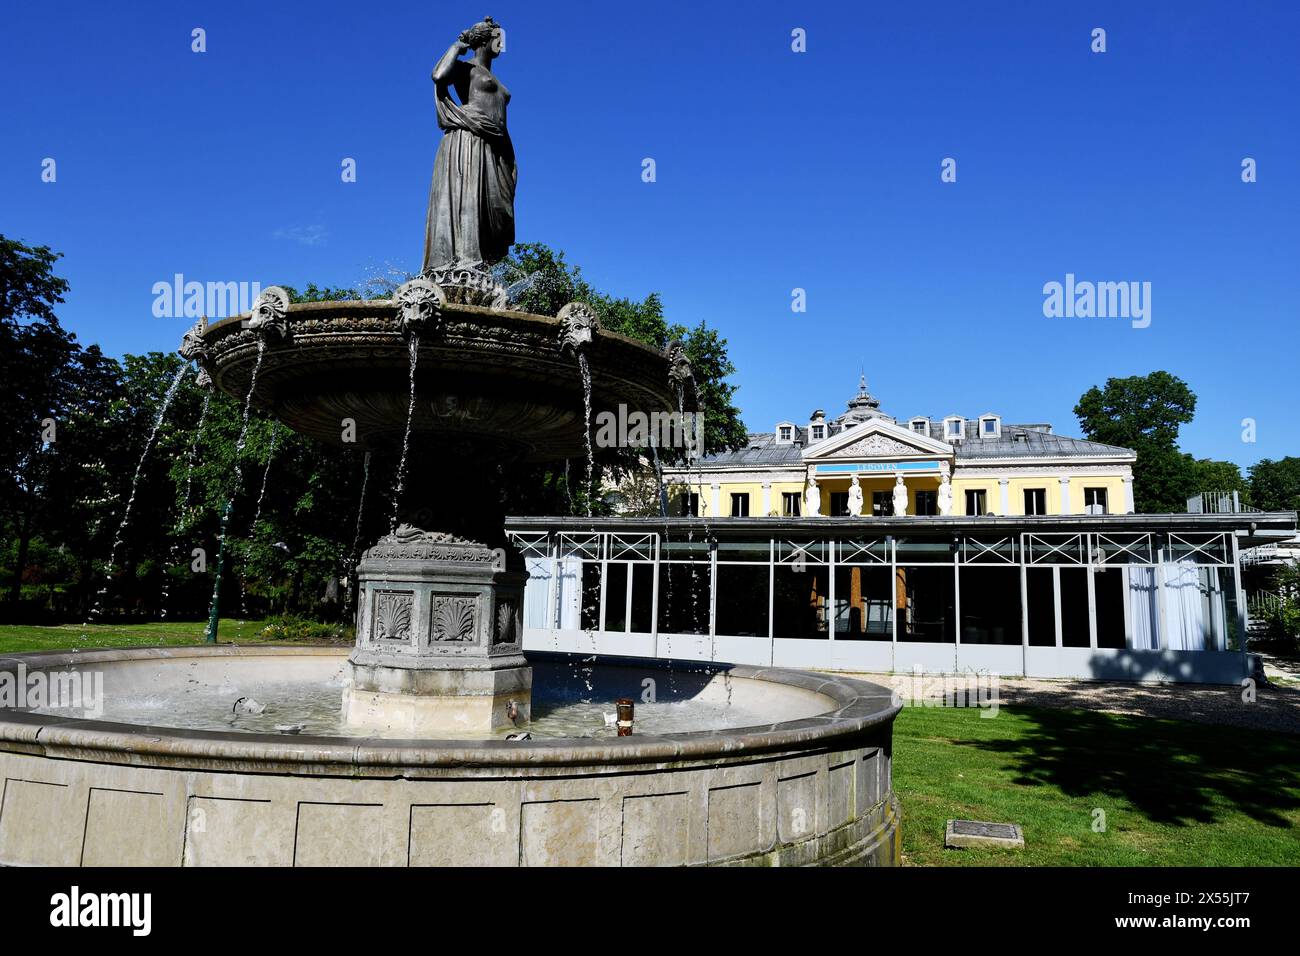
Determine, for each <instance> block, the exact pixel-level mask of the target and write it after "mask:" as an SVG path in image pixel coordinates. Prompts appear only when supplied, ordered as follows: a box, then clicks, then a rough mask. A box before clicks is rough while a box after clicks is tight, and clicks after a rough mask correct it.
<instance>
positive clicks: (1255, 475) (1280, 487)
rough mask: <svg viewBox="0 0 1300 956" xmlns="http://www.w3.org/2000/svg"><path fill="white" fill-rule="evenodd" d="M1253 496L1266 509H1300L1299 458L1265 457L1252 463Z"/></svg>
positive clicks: (1256, 505)
mask: <svg viewBox="0 0 1300 956" xmlns="http://www.w3.org/2000/svg"><path fill="white" fill-rule="evenodd" d="M1250 500H1251V504H1252V505H1254V506H1255V507H1256V508H1261V509H1263V510H1264V511H1300V458H1297V457H1295V456H1292V455H1288V456H1287V457H1286V458H1279V459H1277V460H1276V461H1274V460H1273V459H1270V458H1265V459H1263V460H1262V461H1259V462H1256V463H1255V464H1254V465H1251V467H1250Z"/></svg>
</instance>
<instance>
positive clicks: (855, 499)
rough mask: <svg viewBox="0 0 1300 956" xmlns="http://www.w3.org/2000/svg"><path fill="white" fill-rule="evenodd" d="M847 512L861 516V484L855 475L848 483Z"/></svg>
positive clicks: (854, 515) (857, 516) (856, 516)
mask: <svg viewBox="0 0 1300 956" xmlns="http://www.w3.org/2000/svg"><path fill="white" fill-rule="evenodd" d="M849 514H850V515H852V516H853V517H855V518H860V517H862V485H861V484H860V483H859V482H858V476H857V475H854V476H853V481H851V482H850V483H849Z"/></svg>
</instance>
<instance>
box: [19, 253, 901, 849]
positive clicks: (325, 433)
mask: <svg viewBox="0 0 1300 956" xmlns="http://www.w3.org/2000/svg"><path fill="white" fill-rule="evenodd" d="M442 278H443V279H447V280H449V284H448V287H447V288H444V287H443V286H440V285H438V284H436V283H435V282H434V281H432V278H430V277H422V278H419V279H415V280H411V281H410V282H408V283H406V284H405V285H403V286H402V287H401V288H400V289H399V290H397V292H396V294H395V295H394V298H393V300H392V301H387V300H385V301H365V302H329V303H312V304H290V303H289V300H288V296H287V294H286V293H285V292H284V290H283V289H279V288H276V287H272V288H270V289H266V290H263V293H262V295H261V296H260V297H259V299H258V301H257V303H255V306H254V309H253V311H252V313H251V314H250V315H248V316H241V317H238V318H236V319H231V320H228V321H224V322H219V323H216V324H214V325H212V326H210V327H209V326H207V325H206V323H201V324H200V325H199V326H197V327H196V328H195V329H193V330H191V332H190V333H189V334H188V335H187V336H186V339H185V342H184V344H183V346H182V349H181V354H182V355H184V356H185V357H186V358H189V359H192V360H194V361H195V362H196V363H197V364H198V366H199V368H200V371H201V375H202V376H203V377H205V378H206V379H207V380H208V381H210V382H211V383H212V384H213V385H215V387H217V388H219V389H221V390H223V391H225V392H228V393H229V394H231V395H234V396H236V397H238V398H240V399H241V400H243V401H245V403H246V405H245V422H246V421H247V412H248V408H249V407H254V408H257V409H260V410H261V411H263V412H264V413H267V414H271V415H274V416H275V417H277V418H278V419H279V420H280V421H282V422H284V423H285V424H287V425H288V426H290V427H291V428H294V429H296V430H298V431H300V432H303V433H304V434H307V435H311V436H314V437H316V438H319V439H321V440H322V441H326V442H329V443H331V444H344V445H347V444H351V443H355V445H357V446H359V447H363V448H384V447H390V448H393V447H400V448H401V449H402V459H401V460H403V461H404V460H405V457H406V450H407V447H408V444H409V442H411V441H421V442H423V441H430V442H436V443H437V447H438V448H440V449H443V450H445V451H446V452H447V453H448V454H449V455H450V456H451V457H449V458H448V461H449V462H452V463H454V464H455V465H456V467H457V468H459V467H460V466H462V465H465V466H469V465H471V464H473V463H475V462H481V461H492V462H496V463H497V465H498V467H500V468H508V467H510V464H511V463H512V462H520V461H547V460H554V459H557V458H564V457H569V456H576V455H578V454H582V453H584V452H588V450H589V444H588V439H587V437H586V436H587V434H588V429H589V426H590V422H591V418H592V415H593V414H599V412H600V411H603V410H607V409H608V410H615V409H617V410H619V411H621V412H622V413H624V414H627V413H631V412H644V413H647V414H651V413H656V412H659V413H662V412H664V411H676V410H681V409H684V408H687V407H690V401H691V400H693V382H692V381H691V375H690V368H689V363H688V362H687V361H686V360H685V357H684V355H683V353H682V351H681V349H680V348H674V347H670V349H669V350H668V351H667V352H660V351H658V350H656V349H653V348H650V347H648V346H646V345H643V344H641V343H638V342H634V341H632V340H630V339H627V338H624V337H622V336H619V335H614V334H610V333H607V332H603V331H601V330H600V329H599V324H598V322H597V320H596V316H595V313H594V310H592V309H591V308H590V307H589V306H584V305H581V304H578V303H573V304H570V305H569V306H566V307H565V308H564V309H562V310H561V312H560V316H559V317H558V318H556V319H550V318H546V317H543V316H537V315H529V314H526V313H522V312H517V311H513V310H511V309H509V308H506V307H505V302H504V290H501V289H499V288H493V287H491V284H490V283H489V282H488V281H487V280H486V279H485V278H484V277H483V276H482V275H480V274H474V273H472V271H471V272H466V271H465V270H459V271H458V270H449V271H448V272H447V274H446V275H445V276H443V277H442ZM584 457H585V456H584ZM400 473H401V471H400V466H399V475H400ZM464 480H465V479H462V481H464ZM397 487H398V489H399V490H402V486H401V482H400V480H399V481H398V482H397ZM403 493H404V494H405V495H406V496H407V497H408V498H413V499H415V500H416V501H417V502H418V501H420V500H422V499H423V498H429V497H433V496H432V495H431V493H430V490H429V489H428V488H424V487H421V486H420V484H419V482H411V483H410V484H409V485H408V486H406V487H405V489H404V490H403ZM473 500H474V496H473V492H472V490H471V489H465V491H464V495H463V497H458V500H453V501H444V500H438V501H435V502H434V505H435V506H436V507H434V508H431V509H430V510H431V511H438V510H440V511H441V512H442V513H444V514H445V513H446V512H447V510H448V509H459V510H460V511H462V512H463V511H465V510H468V508H469V505H467V501H470V502H472V501H473ZM500 530H501V529H500V527H499V526H498V527H497V528H496V529H495V533H497V534H498V535H499V534H500ZM487 531H488V534H489V535H490V534H491V533H492V531H493V529H491V528H488V529H487ZM356 572H357V575H356V577H357V584H358V596H357V618H356V620H357V640H356V645H355V647H353V648H352V649H351V650H350V653H349V652H348V651H347V650H344V649H338V648H309V647H296V648H285V647H281V648H265V647H263V648H241V647H233V646H229V645H224V646H222V645H213V646H204V647H187V648H182V649H175V648H173V649H136V650H113V651H88V652H82V653H73V654H27V655H13V656H11V657H8V658H0V690H3V689H4V688H5V687H6V686H8V687H9V688H10V690H13V689H14V688H17V687H20V686H21V687H25V688H27V687H32V686H39V687H42V688H45V689H46V690H52V689H56V688H61V689H62V690H63V691H65V692H66V693H63V694H62V695H61V696H60V695H59V694H53V695H52V696H50V698H49V700H48V701H47V702H45V703H42V702H40V701H39V700H37V701H35V702H32V701H28V702H27V703H25V704H19V705H18V706H10V707H9V709H5V710H0V782H2V785H3V790H2V791H0V864H13V865H27V864H48V865H155V866H174V865H187V866H189V865H233V866H246V865H296V866H304V865H305V866H311V865H332V864H341V865H390V866H419V865H499V866H546V865H629V866H640V865H729V864H757V865H782V866H785V865H801V864H877V865H890V864H894V863H897V862H898V859H899V831H898V811H897V804H896V801H895V799H894V795H893V790H892V786H891V749H890V741H891V730H892V724H893V720H894V717H895V715H896V713H897V711H898V709H899V708H898V705H897V704H896V703H895V702H894V701H893V699H892V698H891V695H890V694H889V692H888V691H886V690H885V689H883V688H881V687H878V686H876V685H873V684H868V683H863V682H860V681H853V680H847V679H842V678H837V677H830V676H825V675H818V674H808V673H801V672H796V671H787V670H781V669H776V668H754V667H745V666H730V667H729V666H720V665H715V664H710V665H699V664H691V665H681V664H673V663H671V662H667V661H662V660H656V661H637V660H632V659H620V660H619V661H618V662H610V661H604V660H597V659H595V658H581V659H571V658H568V657H564V656H560V655H546V654H538V653H533V652H529V653H527V654H526V653H525V652H524V648H523V641H522V630H523V628H522V626H521V623H522V618H523V601H522V599H523V584H524V580H525V575H524V574H523V572H522V570H521V568H520V566H519V564H518V563H517V562H516V561H515V560H513V559H512V556H511V555H510V554H508V553H507V551H506V550H505V549H503V548H494V547H491V546H489V544H485V543H483V541H476V540H468V539H466V538H463V537H457V536H455V535H452V534H449V533H445V532H436V531H425V530H421V529H419V528H414V527H411V526H409V525H403V526H400V527H397V528H395V529H394V530H393V531H392V533H390V534H388V535H386V536H385V537H383V538H382V539H380V541H379V542H378V543H376V544H375V545H373V546H372V547H371V548H369V549H368V550H367V551H366V552H365V554H364V555H363V556H362V558H361V560H360V562H359V564H358V565H357V568H356ZM214 604H215V602H214ZM215 616H216V615H215V610H214V617H215ZM75 691H80V693H81V697H80V698H77V696H76V693H75ZM69 694H71V696H72V697H73V698H74V699H72V700H69V699H68V697H69ZM87 695H89V696H87ZM11 696H12V695H11ZM19 696H22V695H19ZM38 696H39V695H38ZM620 700H621V708H622V709H623V711H624V713H626V709H627V706H628V704H629V703H632V704H634V710H635V717H634V718H632V720H631V722H630V729H631V735H630V736H622V735H616V734H617V732H618V731H623V730H628V729H629V727H628V726H625V725H622V724H621V723H620V721H622V720H623V718H622V717H619V718H618V719H617V720H616V714H617V713H618V709H619V702H620Z"/></svg>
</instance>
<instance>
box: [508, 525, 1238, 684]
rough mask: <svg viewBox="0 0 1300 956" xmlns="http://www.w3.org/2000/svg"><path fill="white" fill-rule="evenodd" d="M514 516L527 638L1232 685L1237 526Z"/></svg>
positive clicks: (815, 661) (796, 660)
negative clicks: (756, 528) (904, 526)
mask: <svg viewBox="0 0 1300 956" xmlns="http://www.w3.org/2000/svg"><path fill="white" fill-rule="evenodd" d="M644 529H645V526H644V525H642V526H641V527H640V528H637V529H629V530H626V531H624V530H592V531H570V530H567V529H550V530H519V529H512V530H511V538H512V540H513V542H514V544H515V545H516V547H517V548H518V549H519V550H520V551H521V553H522V554H523V556H524V560H525V562H526V566H527V569H528V572H529V580H528V584H527V589H526V592H525V635H524V641H525V648H526V649H535V650H554V651H562V652H570V653H580V654H605V655H625V656H633V657H659V658H675V659H684V660H711V661H718V662H729V663H742V664H757V665H774V666H785V667H802V668H828V669H843V670H852V671H881V672H883V671H900V672H911V671H915V670H917V669H919V670H921V671H923V672H927V673H940V672H962V671H977V672H987V673H997V674H1004V675H1020V674H1023V675H1027V676H1038V677H1083V678H1097V679H1116V680H1180V681H1210V682H1218V683H1235V682H1237V681H1238V680H1240V679H1241V678H1242V677H1243V676H1246V674H1247V662H1246V657H1245V650H1244V646H1243V640H1242V635H1243V634H1244V631H1245V614H1244V607H1243V602H1242V601H1241V597H1240V594H1241V592H1240V582H1239V573H1238V562H1237V541H1236V538H1235V536H1234V535H1233V534H1232V533H1231V532H1223V531H1216V532H1199V531H1198V532H1187V533H1174V532H1165V531H1160V532H1157V531H1132V530H1116V531H1114V532H1101V531H1080V532H1077V533H1076V532H1061V533H1051V532H1049V533H1039V532H1037V531H1035V532H1028V531H1021V532H1015V533H1006V534H1003V533H998V530H1000V529H996V530H994V533H990V534H967V533H956V534H953V533H948V534H942V533H929V534H926V533H924V532H917V533H915V534H903V533H900V534H896V535H879V536H864V535H852V536H847V535H846V536H834V535H833V534H825V535H819V534H815V533H813V531H812V529H810V530H809V533H807V534H804V535H800V536H798V537H791V536H783V535H782V534H772V535H760V534H758V533H747V534H743V535H742V534H728V533H725V532H724V531H723V530H720V529H718V528H714V529H713V531H712V533H709V531H708V529H706V528H700V529H696V530H688V531H681V532H679V531H678V530H676V529H672V528H665V529H662V530H659V531H647V530H644Z"/></svg>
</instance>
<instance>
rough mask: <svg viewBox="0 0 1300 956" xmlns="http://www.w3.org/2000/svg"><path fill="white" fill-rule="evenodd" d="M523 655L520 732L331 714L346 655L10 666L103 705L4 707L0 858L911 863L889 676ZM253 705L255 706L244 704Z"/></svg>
mask: <svg viewBox="0 0 1300 956" xmlns="http://www.w3.org/2000/svg"><path fill="white" fill-rule="evenodd" d="M530 658H531V663H532V665H533V667H534V669H535V673H536V677H537V681H536V686H537V688H538V690H537V694H536V696H535V699H534V708H535V710H534V715H533V723H532V730H533V737H532V739H531V740H526V741H518V740H506V739H504V738H503V737H502V736H501V735H499V734H498V735H490V736H487V737H482V736H480V737H472V736H467V737H463V738H459V739H452V738H448V739H441V740H430V739H402V738H401V737H400V736H392V735H391V734H390V733H388V732H382V731H376V730H374V729H367V730H365V731H358V730H357V729H356V728H355V727H354V726H353V725H351V724H350V723H349V722H348V721H347V720H346V719H345V717H344V715H343V714H342V712H341V710H340V708H339V706H338V702H339V695H340V693H341V690H342V687H343V686H344V684H345V682H346V679H347V670H348V661H347V657H346V652H345V651H343V650H340V649H336V648H311V647H297V648H274V649H268V648H239V647H230V646H220V647H187V648H180V649H142V650H116V651H87V652H81V653H61V654H24V655H14V656H11V657H7V658H3V659H0V682H2V681H5V680H9V681H15V680H23V681H25V682H27V684H28V685H30V684H31V683H32V681H33V675H38V674H39V675H44V677H43V679H44V680H48V681H51V682H52V681H54V680H63V681H70V680H71V678H72V676H73V675H77V677H78V681H79V683H80V686H83V687H93V686H94V684H95V680H96V677H95V675H96V674H98V675H101V678H100V679H102V689H103V695H102V698H101V699H100V702H101V706H102V712H100V713H98V714H94V715H88V714H87V713H86V712H85V711H84V710H83V709H81V708H79V707H78V708H69V707H55V708H42V709H41V710H39V711H32V710H21V711H14V710H9V711H3V712H0V780H3V802H2V804H0V864H9V865H60V866H67V865H88V866H95V865H115V866H124V865H127V866H129V865H150V866H177V865H186V866H196V865H231V866H247V865H285V866H287V865H296V866H310V865H332V864H340V865H391V866H420V865H499V866H545V865H615V866H617V865H735V864H741V865H745V864H747V865H783V866H784V865H798V864H877V865H888V864H893V863H896V862H897V861H898V856H899V845H898V815H897V805H896V802H895V799H894V796H893V793H892V788H891V785H890V779H891V775H890V762H891V756H890V731H891V725H892V722H893V719H894V716H895V714H896V713H897V710H898V705H897V704H896V703H894V701H893V700H892V699H891V696H890V694H889V692H888V691H887V690H885V689H884V688H881V687H878V686H875V685H873V684H868V683H864V682H861V681H855V680H847V679H843V678H836V677H829V676H823V675H816V674H806V673H801V672H796V671H786V670H781V669H772V668H753V667H742V666H736V667H729V668H728V667H719V666H717V665H710V666H701V667H693V668H683V667H682V666H678V667H677V668H675V669H673V670H669V669H667V668H666V667H665V664H664V662H663V661H656V662H642V661H636V660H626V661H619V662H618V663H608V662H577V663H575V662H573V661H570V660H567V659H564V658H560V657H554V656H548V655H530ZM647 681H649V682H650V684H647ZM647 687H653V688H654V690H653V695H652V696H653V702H645V701H644V700H643V697H644V696H645V695H646V690H647ZM620 696H632V697H634V698H635V699H636V700H637V701H638V705H637V710H638V716H637V730H636V733H635V734H634V735H633V736H631V737H617V736H613V734H614V730H613V728H611V727H608V726H606V722H605V720H604V715H603V713H602V711H603V710H605V709H612V708H606V707H604V706H602V705H601V704H600V703H599V702H601V701H609V700H613V699H616V698H617V697H620ZM249 699H253V700H255V701H258V702H259V703H261V704H263V705H264V709H262V710H260V711H259V712H257V713H250V712H249V707H248V706H247V704H245V705H244V706H243V707H242V708H237V707H236V706H235V705H236V703H237V702H239V701H241V700H243V701H245V702H246V701H247V700H249ZM592 701H595V702H597V703H596V704H594V705H593V704H592V703H590V702H592ZM253 709H256V708H253ZM277 727H278V728H281V729H280V730H278V731H277V730H276V728H277ZM285 728H290V729H296V732H289V731H288V730H286V729H285Z"/></svg>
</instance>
